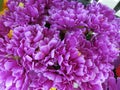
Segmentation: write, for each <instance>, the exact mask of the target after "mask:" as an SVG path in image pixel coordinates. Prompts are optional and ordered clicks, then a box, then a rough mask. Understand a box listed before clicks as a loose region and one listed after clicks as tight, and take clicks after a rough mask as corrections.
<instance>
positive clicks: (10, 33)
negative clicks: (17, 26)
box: [7, 30, 13, 39]
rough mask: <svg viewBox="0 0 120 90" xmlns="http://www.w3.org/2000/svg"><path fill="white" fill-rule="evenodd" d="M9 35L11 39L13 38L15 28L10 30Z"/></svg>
mask: <svg viewBox="0 0 120 90" xmlns="http://www.w3.org/2000/svg"><path fill="white" fill-rule="evenodd" d="M7 36H8V38H10V39H11V38H12V36H13V30H10V31H9V33H8V34H7Z"/></svg>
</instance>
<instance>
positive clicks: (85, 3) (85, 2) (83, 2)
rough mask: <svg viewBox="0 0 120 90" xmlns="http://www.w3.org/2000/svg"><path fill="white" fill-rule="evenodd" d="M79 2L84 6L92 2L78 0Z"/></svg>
mask: <svg viewBox="0 0 120 90" xmlns="http://www.w3.org/2000/svg"><path fill="white" fill-rule="evenodd" d="M78 1H79V2H81V3H82V4H84V5H87V4H89V3H90V2H91V1H92V0H78Z"/></svg>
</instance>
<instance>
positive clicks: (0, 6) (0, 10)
mask: <svg viewBox="0 0 120 90" xmlns="http://www.w3.org/2000/svg"><path fill="white" fill-rule="evenodd" d="M7 2H8V0H0V15H3V14H4V13H5V11H6V10H7Z"/></svg>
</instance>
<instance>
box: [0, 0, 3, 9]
mask: <svg viewBox="0 0 120 90" xmlns="http://www.w3.org/2000/svg"><path fill="white" fill-rule="evenodd" d="M3 2H4V0H0V11H2V10H3Z"/></svg>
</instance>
